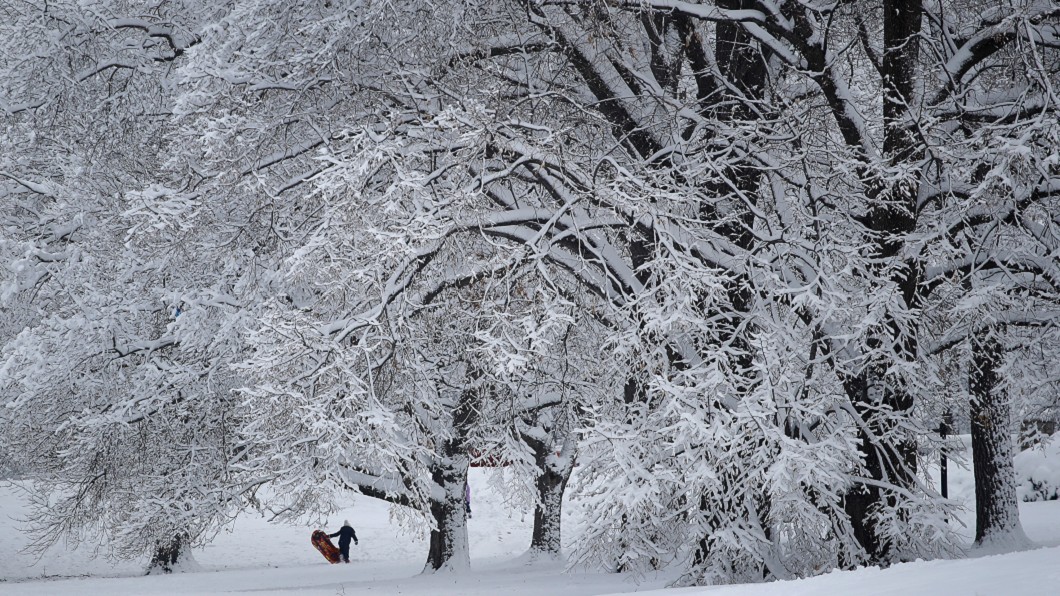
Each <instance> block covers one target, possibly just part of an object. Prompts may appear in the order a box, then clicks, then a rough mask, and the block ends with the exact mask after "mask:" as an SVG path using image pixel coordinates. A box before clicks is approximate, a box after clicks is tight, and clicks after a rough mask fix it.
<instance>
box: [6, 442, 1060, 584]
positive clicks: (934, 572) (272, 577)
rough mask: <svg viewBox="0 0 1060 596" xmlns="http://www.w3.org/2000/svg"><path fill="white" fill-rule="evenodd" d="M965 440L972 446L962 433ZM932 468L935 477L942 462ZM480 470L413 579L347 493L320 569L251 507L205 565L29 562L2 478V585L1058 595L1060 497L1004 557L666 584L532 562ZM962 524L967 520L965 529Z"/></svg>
mask: <svg viewBox="0 0 1060 596" xmlns="http://www.w3.org/2000/svg"><path fill="white" fill-rule="evenodd" d="M964 444H965V446H966V445H967V442H966V441H965V442H964ZM1056 451H1057V450H1055V449H1048V450H1047V451H1046V453H1047V456H1044V457H1042V456H1039V455H1038V454H1035V453H1030V454H1022V455H1021V456H1020V457H1018V458H1017V471H1018V473H1019V474H1021V478H1022V475H1024V474H1029V473H1030V471H1031V470H1037V471H1038V472H1039V473H1041V474H1051V470H1053V468H1054V467H1056V466H1060V458H1058V457H1056V456H1055V454H1054V452H1056ZM1043 470H1044V471H1043ZM931 473H932V474H933V476H934V477H935V478H936V479H937V470H932V471H931ZM488 474H489V472H488V471H486V470H482V469H472V470H471V473H470V478H471V486H472V490H473V496H472V509H473V512H474V517H473V518H472V519H471V520H470V522H469V534H470V536H469V539H470V545H471V558H472V569H471V571H470V572H467V573H455V574H454V573H440V574H432V575H421V574H420V571H421V570H422V568H423V562H424V559H425V558H426V550H427V545H426V542H425V540H424V536H410V535H408V534H406V533H404V532H402V530H401V529H400V528H399V527H398V525H397V522H396V521H394V520H392V519H391V518H390V514H389V506H388V505H387V504H385V503H383V502H381V501H377V500H375V499H369V498H365V497H360V496H356V495H355V496H352V497H351V498H350V500H349V502H348V503H343V505H344V506H345V507H344V508H343V509H342V510H341V511H339V512H338V513H337V514H335V515H333V516H332V517H331V518H330V519H329V520H328V523H327V524H325V525H324V529H326V530H328V531H335V530H336V529H337V528H338V526H339V525H340V524H341V523H342V520H343V519H346V518H348V519H349V520H350V522H351V523H352V524H353V526H354V528H355V529H356V530H357V536H358V538H359V540H360V545H359V546H354V547H353V549H352V550H351V558H352V563H351V564H350V565H329V564H327V563H325V562H324V560H323V558H322V557H321V556H320V555H319V554H318V553H317V552H316V551H315V550H314V549H313V547H312V546H311V545H310V543H309V535H310V533H311V531H312V530H313V529H315V526H313V525H311V524H306V525H285V524H270V523H268V521H267V520H265V519H264V518H262V517H261V516H259V515H256V514H246V515H243V516H241V517H240V518H239V519H237V520H236V522H235V523H234V525H233V526H232V528H231V531H226V532H222V533H221V534H220V535H218V536H217V538H216V539H215V540H214V541H213V542H212V543H211V544H209V545H208V546H206V547H205V548H203V549H199V550H197V551H196V552H195V559H196V561H197V563H198V564H199V566H200V567H201V568H202V571H201V572H197V573H184V574H174V575H169V576H151V577H143V576H142V575H141V573H142V570H143V568H144V566H145V563H146V561H145V560H141V561H125V562H119V563H111V562H108V561H106V560H105V559H103V558H95V559H94V558H92V557H91V551H90V550H88V549H86V548H81V549H77V550H71V549H69V548H68V547H67V545H64V544H62V543H60V544H58V545H56V546H55V547H53V548H52V549H51V550H50V551H49V553H48V554H47V556H46V557H45V558H43V559H42V560H40V561H36V562H35V561H34V559H33V557H32V556H29V555H26V554H23V553H20V552H19V551H20V549H21V548H22V547H23V546H24V545H25V543H26V538H25V536H23V535H22V534H21V533H20V532H18V530H17V526H18V523H17V521H16V518H18V517H19V515H20V514H22V513H24V512H25V509H24V502H23V500H22V497H21V496H20V495H19V493H18V492H17V490H15V489H13V488H12V487H11V486H10V485H0V511H2V512H3V513H2V514H0V595H3V596H6V595H11V596H15V595H18V596H23V595H24V596H38V595H40V596H43V595H51V594H60V593H61V594H79V595H80V594H84V595H88V596H95V595H100V596H103V595H107V596H110V595H115V596H122V595H145V596H155V595H166V594H174V595H178V594H186V595H213V594H233V593H252V594H254V595H255V596H258V595H261V596H267V595H277V596H279V595H290V594H306V595H312V596H325V595H329V596H330V595H353V594H366V595H371V596H377V595H398V594H401V595H404V596H435V595H438V596H494V595H501V596H536V595H547V596H553V595H555V596H592V595H601V594H620V593H630V592H637V593H644V594H647V595H650V596H811V595H813V596H847V595H851V594H857V596H884V595H894V596H898V595H902V596H907V595H912V596H915V595H921V594H922V595H931V596H945V595H948V594H961V595H965V594H967V595H983V596H992V595H997V596H1006V595H1013V596H1052V595H1055V594H1058V593H1060V501H1039V502H1025V503H1020V512H1021V518H1022V521H1023V526H1024V529H1025V530H1026V533H1027V535H1028V536H1029V537H1030V538H1031V540H1033V541H1035V542H1036V543H1037V544H1039V545H1041V546H1042V547H1044V548H1039V549H1036V550H1031V551H1025V552H1017V553H1009V554H1000V555H997V554H989V553H987V552H971V553H969V555H970V558H968V559H962V560H952V561H948V560H939V561H917V562H913V563H907V564H904V565H898V566H895V567H892V568H889V569H882V570H881V569H878V568H867V569H858V570H855V571H836V572H833V573H829V574H827V575H824V576H820V577H815V578H810V579H805V580H797V581H790V582H775V583H769V584H755V585H733V586H711V587H701V588H685V589H663V588H664V586H665V585H666V584H667V583H668V582H669V581H670V580H672V579H673V578H672V576H670V575H667V574H660V575H657V576H652V577H639V578H637V577H632V576H629V575H618V574H606V573H597V572H591V571H586V570H578V569H576V570H573V571H571V572H564V566H565V564H564V563H563V562H561V561H537V562H529V561H527V560H525V559H524V558H522V557H521V556H520V555H521V554H522V553H523V552H524V551H525V549H526V546H527V545H528V544H529V540H530V530H531V525H532V512H530V511H523V510H519V509H513V508H512V507H510V506H509V504H508V503H506V502H505V500H504V498H503V497H502V496H501V495H500V494H499V493H498V492H496V491H495V490H494V489H493V488H492V487H491V486H490V484H489V482H488ZM949 476H950V494H951V496H952V498H954V499H955V500H957V501H959V502H961V503H963V504H964V506H965V508H964V510H963V511H962V512H961V514H960V515H959V516H958V518H957V519H955V520H954V522H953V523H954V524H955V525H956V526H957V527H958V530H959V532H960V533H961V534H962V535H965V536H967V537H968V541H969V542H970V541H971V534H972V531H973V529H974V519H973V517H972V515H973V513H974V500H973V497H972V486H973V485H972V476H971V471H970V469H965V468H962V467H960V466H959V465H955V464H953V463H951V465H950V471H949ZM564 513H565V514H564V518H565V519H564V521H565V530H567V534H568V535H567V539H568V541H569V539H570V537H571V536H570V533H571V531H572V529H573V528H575V527H577V525H578V521H579V520H578V517H577V516H578V513H577V508H575V507H569V506H568V507H565V512H564ZM962 524H963V527H961V525H962Z"/></svg>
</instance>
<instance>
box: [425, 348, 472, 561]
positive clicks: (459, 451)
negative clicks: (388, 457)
mask: <svg viewBox="0 0 1060 596" xmlns="http://www.w3.org/2000/svg"><path fill="white" fill-rule="evenodd" d="M479 377H481V375H480V374H478V373H477V371H475V370H473V369H472V370H471V371H469V373H468V375H467V383H468V385H469V387H468V388H466V389H464V390H463V391H462V392H461V393H460V398H459V402H458V403H457V405H456V408H454V410H453V429H452V430H453V432H452V437H451V438H450V439H448V440H446V441H442V442H441V443H440V444H439V445H438V457H436V458H435V467H434V469H433V470H432V471H431V479H432V480H433V481H434V485H435V486H436V487H437V488H439V489H441V498H440V499H432V500H431V516H432V517H433V518H434V527H433V528H431V544H430V550H429V551H428V553H427V564H426V565H425V566H424V568H423V570H424V571H425V572H427V571H437V570H439V569H451V570H460V569H468V568H469V567H471V556H470V553H469V552H468V540H467V511H465V510H464V487H465V486H466V485H467V469H468V467H469V466H470V464H471V460H470V457H469V456H468V447H469V446H468V444H467V443H468V435H469V434H470V432H471V428H472V427H473V426H474V425H475V423H476V422H477V420H478V410H479V406H480V403H479V402H480V401H481V392H482V391H483V390H482V388H481V387H477V386H475V385H476V381H477V380H478V379H479Z"/></svg>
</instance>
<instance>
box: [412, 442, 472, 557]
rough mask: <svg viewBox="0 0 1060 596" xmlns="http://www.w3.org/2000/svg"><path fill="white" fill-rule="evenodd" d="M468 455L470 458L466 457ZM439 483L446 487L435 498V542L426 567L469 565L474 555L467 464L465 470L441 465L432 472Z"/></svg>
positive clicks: (432, 541) (432, 531)
mask: <svg viewBox="0 0 1060 596" xmlns="http://www.w3.org/2000/svg"><path fill="white" fill-rule="evenodd" d="M465 459H466V458H465ZM432 477H433V478H434V481H435V483H436V484H437V485H438V486H441V487H442V488H443V489H444V491H443V492H444V495H445V496H444V498H443V500H441V501H432V502H431V516H432V517H433V518H434V527H433V528H431V544H430V550H429V551H428V553H427V564H426V565H425V566H424V568H423V570H424V571H438V570H439V569H443V568H444V569H451V570H457V569H467V568H469V567H470V566H471V555H470V552H469V549H468V539H467V512H466V511H465V510H464V483H465V482H466V481H467V466H466V465H465V466H464V467H463V473H462V474H461V473H459V471H458V470H457V469H454V468H446V469H440V470H438V471H436V472H435V473H434V474H432Z"/></svg>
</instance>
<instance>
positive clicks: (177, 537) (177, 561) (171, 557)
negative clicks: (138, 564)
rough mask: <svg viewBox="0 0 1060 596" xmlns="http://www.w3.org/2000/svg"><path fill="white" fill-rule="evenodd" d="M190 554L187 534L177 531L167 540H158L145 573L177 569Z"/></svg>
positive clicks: (151, 573) (150, 573)
mask: <svg viewBox="0 0 1060 596" xmlns="http://www.w3.org/2000/svg"><path fill="white" fill-rule="evenodd" d="M190 556H191V555H190V553H189V552H188V535H187V534H185V533H183V532H178V533H176V534H174V535H173V537H172V538H170V539H168V540H159V541H158V542H157V543H156V544H155V552H154V554H152V555H151V562H150V563H148V565H147V573H146V575H153V574H158V573H173V571H179V570H180V568H181V567H182V565H183V563H185V561H186V560H187V559H188V558H189V557H190Z"/></svg>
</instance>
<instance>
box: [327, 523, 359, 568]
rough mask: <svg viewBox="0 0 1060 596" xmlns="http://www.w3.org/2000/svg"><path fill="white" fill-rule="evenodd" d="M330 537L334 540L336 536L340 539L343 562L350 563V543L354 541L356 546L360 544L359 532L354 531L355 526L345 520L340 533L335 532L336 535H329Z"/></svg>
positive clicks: (340, 552)
mask: <svg viewBox="0 0 1060 596" xmlns="http://www.w3.org/2000/svg"><path fill="white" fill-rule="evenodd" d="M328 536H331V537H332V538H334V537H336V536H338V537H339V556H340V557H342V560H343V561H345V562H347V563H349V562H350V541H351V540H352V541H353V543H354V544H358V542H357V532H354V531H353V526H351V525H350V520H348V519H347V520H345V521H344V522H343V523H342V527H341V528H339V531H338V532H335V533H334V534H328Z"/></svg>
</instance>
